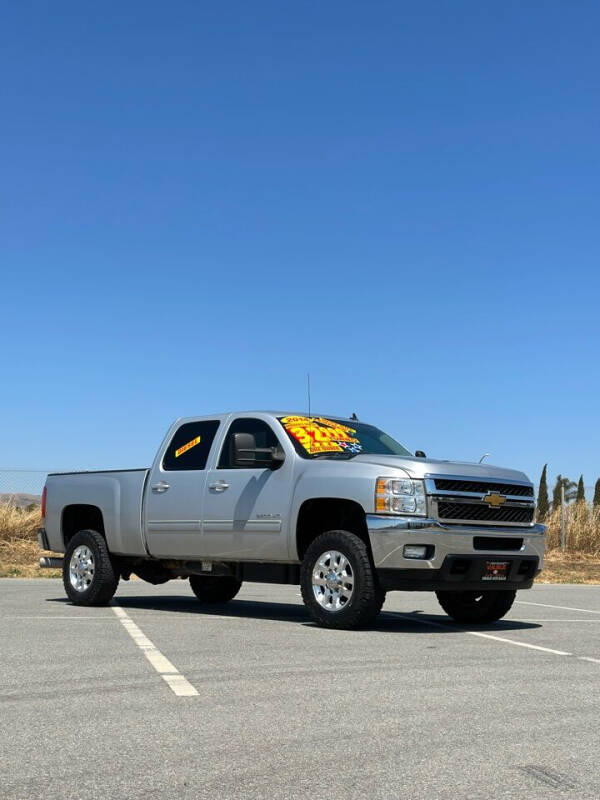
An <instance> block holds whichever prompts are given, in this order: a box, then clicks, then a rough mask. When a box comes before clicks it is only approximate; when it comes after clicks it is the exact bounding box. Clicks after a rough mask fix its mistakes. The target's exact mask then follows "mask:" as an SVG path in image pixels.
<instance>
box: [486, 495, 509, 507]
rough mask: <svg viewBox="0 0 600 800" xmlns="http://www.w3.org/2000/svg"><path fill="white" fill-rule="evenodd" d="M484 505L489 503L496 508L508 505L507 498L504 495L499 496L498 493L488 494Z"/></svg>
mask: <svg viewBox="0 0 600 800" xmlns="http://www.w3.org/2000/svg"><path fill="white" fill-rule="evenodd" d="M483 502H484V503H488V504H489V505H490V506H493V507H494V508H496V506H503V505H504V503H506V497H505V496H504V495H503V494H498V493H497V492H488V494H486V496H485V497H484V498H483Z"/></svg>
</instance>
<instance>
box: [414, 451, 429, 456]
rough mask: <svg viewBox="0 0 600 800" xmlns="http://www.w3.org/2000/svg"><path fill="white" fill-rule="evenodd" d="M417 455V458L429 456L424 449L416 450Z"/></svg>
mask: <svg viewBox="0 0 600 800" xmlns="http://www.w3.org/2000/svg"><path fill="white" fill-rule="evenodd" d="M415 457H416V458H427V456H426V455H425V453H424V452H423V451H422V450H415Z"/></svg>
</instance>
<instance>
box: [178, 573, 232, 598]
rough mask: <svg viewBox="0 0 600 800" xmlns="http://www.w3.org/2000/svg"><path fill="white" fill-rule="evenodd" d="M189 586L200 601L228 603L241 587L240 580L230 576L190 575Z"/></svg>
mask: <svg viewBox="0 0 600 800" xmlns="http://www.w3.org/2000/svg"><path fill="white" fill-rule="evenodd" d="M190 586H191V587H192V591H193V592H194V594H195V595H196V597H197V598H198V600H200V602H201V603H228V602H229V600H233V598H234V597H235V596H236V594H237V593H238V592H239V590H240V589H241V588H242V582H241V581H238V579H237V578H234V577H230V576H224V577H222V578H218V577H214V576H212V575H192V576H190Z"/></svg>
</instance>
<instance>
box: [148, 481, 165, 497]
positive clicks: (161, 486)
mask: <svg viewBox="0 0 600 800" xmlns="http://www.w3.org/2000/svg"><path fill="white" fill-rule="evenodd" d="M168 488H169V484H168V483H165V481H159V483H155V484H154V485H153V486H152V491H153V492H156V493H157V494H161V492H166V491H167V489H168Z"/></svg>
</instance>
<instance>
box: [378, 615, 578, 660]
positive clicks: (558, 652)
mask: <svg viewBox="0 0 600 800" xmlns="http://www.w3.org/2000/svg"><path fill="white" fill-rule="evenodd" d="M393 613H394V614H395V615H397V616H399V617H403V618H404V619H408V620H410V621H411V622H420V623H421V624H422V625H431V626H432V627H433V628H442V629H443V630H446V631H448V630H449V631H452V630H455V631H456V633H468V634H469V636H480V637H481V638H482V639H494V640H495V641H497V642H505V643H506V644H513V645H515V646H516V647H527V648H528V649H530V650H542V651H543V652H544V653H552V654H553V655H555V656H572V655H573V653H567V652H566V651H565V650H553V649H552V648H550V647H541V646H540V645H539V644H529V643H528V642H517V641H516V639H507V638H506V637H505V636H494V635H492V634H491V633H481V632H480V631H466V630H464V629H463V628H451V627H450V626H449V625H443V624H442V623H441V622H432V621H431V620H429V619H422V618H421V617H415V616H413V615H411V614H401V613H400V612H398V611H394V612H393Z"/></svg>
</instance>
